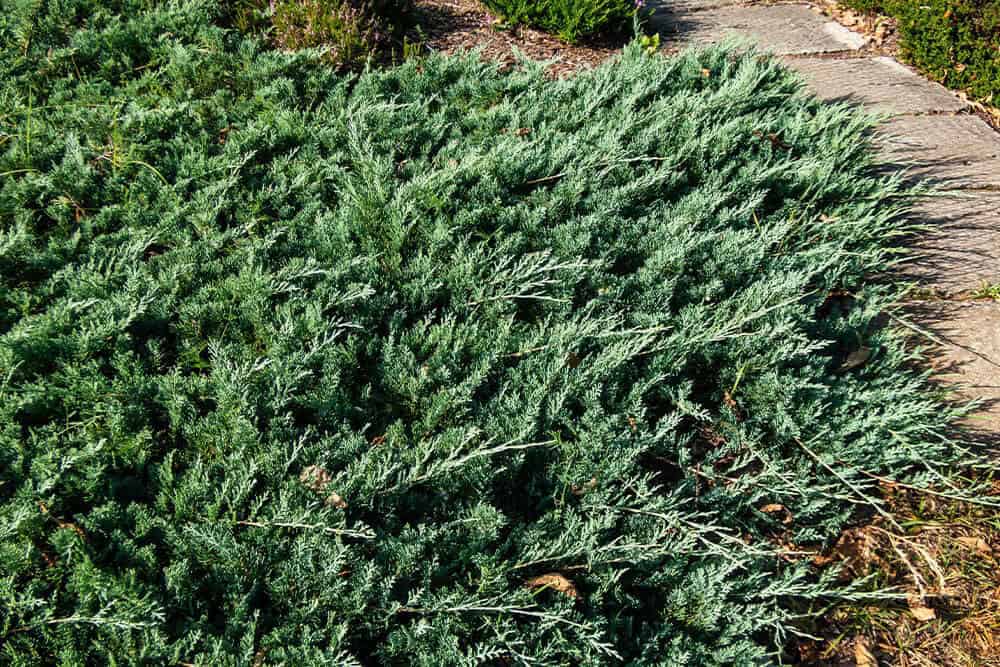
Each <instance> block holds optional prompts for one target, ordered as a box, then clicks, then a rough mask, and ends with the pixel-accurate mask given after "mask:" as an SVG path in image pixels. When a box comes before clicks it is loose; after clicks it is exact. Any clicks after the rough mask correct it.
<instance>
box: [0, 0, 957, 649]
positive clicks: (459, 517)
mask: <svg viewBox="0 0 1000 667" xmlns="http://www.w3.org/2000/svg"><path fill="white" fill-rule="evenodd" d="M221 20H223V17H222V15H221V14H220V9H219V6H218V4H217V3H216V2H214V0H211V1H210V0H183V1H181V0H176V1H170V2H166V1H164V2H158V3H157V2H150V1H149V0H120V1H119V2H114V3H112V2H97V1H96V0H62V1H60V2H41V3H40V2H33V1H21V0H19V1H18V2H17V3H16V4H15V5H13V9H12V10H11V11H9V12H5V13H4V14H3V15H2V16H0V36H2V38H3V39H2V40H0V44H2V45H3V46H2V50H0V74H2V75H3V76H0V99H2V100H3V105H2V108H3V111H2V113H0V661H2V662H3V663H5V664H12V665H44V664H72V665H78V664H123V663H125V664H178V663H191V664H213V665H214V664H294V665H320V664H324V665H325V664H354V665H358V664H386V665H391V664H406V665H411V664H416V665H453V664H473V663H482V662H485V663H503V664H511V663H512V664H529V663H535V664H582V665H599V664H614V663H617V662H621V661H626V662H631V663H633V664H664V665H677V664H689V665H734V664H737V665H759V664H761V663H762V662H767V661H768V660H769V658H768V656H773V652H774V651H775V650H776V647H777V646H778V645H779V644H780V642H781V639H782V637H783V636H784V635H783V633H784V632H785V631H787V629H788V628H789V627H790V625H791V624H792V622H793V619H794V617H795V616H796V615H797V614H800V613H803V612H806V611H808V610H809V609H811V608H820V607H821V606H822V604H821V603H820V602H818V601H817V600H821V599H824V598H826V597H827V596H834V595H845V594H846V593H845V592H844V591H843V589H838V588H837V586H835V585H834V583H833V582H832V581H831V580H830V578H829V577H819V578H816V576H815V575H813V574H810V572H809V569H808V565H807V564H806V563H805V562H804V561H797V560H796V559H795V557H794V556H792V555H788V554H784V553H782V551H783V547H782V546H781V545H782V544H800V545H804V544H819V543H822V542H823V541H826V540H830V539H833V538H834V537H835V536H836V534H837V533H838V531H839V530H840V529H841V528H842V527H843V526H844V525H845V523H846V522H847V521H848V520H849V519H850V517H851V516H852V513H853V512H854V509H855V508H856V507H857V506H858V504H862V505H863V504H865V503H868V502H871V499H872V498H874V497H875V496H876V495H877V489H876V488H875V486H874V484H875V483H874V481H873V478H872V477H871V475H878V476H892V477H894V478H898V479H900V480H902V481H905V482H908V483H911V484H925V483H928V481H931V480H934V479H935V475H938V474H941V475H945V476H947V475H949V470H950V466H952V464H954V463H955V462H956V461H958V460H959V459H960V456H961V452H960V450H958V449H957V447H956V445H954V444H953V443H952V442H951V441H950V440H948V439H947V438H946V437H944V436H942V433H943V432H944V427H945V426H946V425H947V424H948V423H949V422H950V421H951V420H952V419H953V418H954V413H953V412H952V411H950V410H948V409H944V408H943V407H942V406H941V404H940V403H939V402H938V401H937V400H936V399H935V398H934V396H933V395H932V394H931V393H929V391H928V389H927V386H926V383H925V381H924V379H923V378H922V377H921V376H919V375H917V374H915V373H914V372H913V371H912V370H910V368H911V365H912V364H911V362H912V360H913V358H912V355H911V354H908V353H907V352H906V351H905V350H904V348H903V346H902V344H901V342H900V340H899V339H898V338H897V337H896V335H895V334H893V333H892V332H891V331H889V330H886V329H884V328H882V327H880V326H878V321H877V319H876V316H877V315H878V314H879V313H880V312H882V311H883V310H884V308H885V307H886V306H887V305H888V298H889V295H888V293H887V292H886V290H884V289H880V288H876V287H872V286H867V287H866V286H865V285H864V281H863V279H864V276H865V275H866V274H869V273H871V272H875V271H881V270H883V269H884V268H885V267H886V266H887V265H888V263H889V262H890V261H891V260H892V259H893V258H894V255H893V254H892V252H891V242H892V239H893V236H894V234H896V233H897V232H899V231H900V223H899V221H898V219H897V217H896V214H897V213H898V212H899V199H898V198H897V197H898V195H899V191H898V188H897V187H896V185H895V183H894V182H892V181H886V180H884V179H882V178H879V177H875V176H872V175H870V173H869V164H870V161H869V157H868V156H869V153H868V144H867V140H866V139H865V138H864V137H865V130H866V128H867V127H868V121H867V120H865V119H864V118H861V117H859V116H858V115H856V114H855V113H854V112H851V111H848V110H846V109H844V108H840V107H828V106H822V105H819V104H818V103H816V102H814V101H812V100H811V99H808V98H806V97H804V96H803V95H802V94H801V93H800V92H799V89H800V86H799V83H798V82H797V81H796V80H795V79H794V78H793V77H792V76H791V75H789V74H788V73H786V71H785V70H783V69H782V68H781V67H780V66H779V65H778V64H777V63H775V62H774V61H772V60H768V59H765V58H761V57H759V56H757V55H755V54H752V53H745V54H742V55H737V54H732V53H727V52H726V51H722V50H708V51H703V52H691V53H686V54H683V55H681V56H679V57H676V58H672V59H669V60H668V59H662V58H660V57H657V56H651V55H649V54H647V53H646V50H645V49H643V48H642V47H641V46H640V45H638V44H634V45H632V46H630V47H629V48H628V49H626V51H625V53H624V55H623V56H622V57H621V58H620V59H619V60H616V61H613V62H609V63H606V64H604V65H602V66H601V67H599V68H597V69H595V70H593V71H590V72H585V73H582V74H579V75H578V76H576V77H574V78H570V79H567V80H560V81H552V80H549V79H548V78H547V77H546V76H545V74H544V72H543V70H542V68H541V67H540V66H537V65H534V64H531V63H523V64H522V65H521V66H520V67H516V68H514V69H513V70H511V71H509V72H506V73H501V71H500V70H499V69H498V67H496V66H494V65H491V64H488V63H484V62H482V61H481V60H480V59H479V58H477V57H471V56H470V57H432V58H429V59H426V60H422V61H419V62H411V63H408V64H406V65H404V66H402V67H399V68H397V69H391V70H387V71H372V72H366V73H364V74H362V75H358V76H339V75H337V74H336V73H335V72H334V71H333V70H332V69H331V68H330V67H328V66H327V65H326V63H325V62H324V61H322V60H321V59H319V58H318V56H317V54H316V53H315V52H312V51H307V52H301V53H286V52H281V51H269V50H267V49H266V48H265V47H264V45H263V44H262V42H261V41H259V40H257V39H254V38H247V37H244V36H242V35H241V34H240V33H239V32H238V31H235V30H226V29H222V28H220V27H218V22H219V21H221ZM842 288H849V289H851V290H852V296H851V298H849V299H848V298H847V297H845V296H843V289H842ZM859 346H865V347H867V348H869V349H870V350H872V352H871V354H870V355H869V358H868V360H867V362H866V363H865V364H863V365H860V366H858V365H854V366H851V365H849V364H845V363H844V362H845V359H847V357H848V355H849V354H850V352H851V351H853V350H856V349H858V347H859ZM774 504H780V505H781V506H782V507H783V508H784V511H783V512H781V513H780V514H775V513H771V512H764V511H761V508H764V507H766V506H768V505H771V506H773V505H774ZM838 590H839V592H838ZM813 605H815V606H813Z"/></svg>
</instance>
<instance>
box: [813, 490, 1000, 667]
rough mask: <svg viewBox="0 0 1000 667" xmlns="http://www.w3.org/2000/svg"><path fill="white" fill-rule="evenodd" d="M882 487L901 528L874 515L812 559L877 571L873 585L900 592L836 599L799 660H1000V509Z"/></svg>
mask: <svg viewBox="0 0 1000 667" xmlns="http://www.w3.org/2000/svg"><path fill="white" fill-rule="evenodd" d="M883 490H884V492H885V494H886V497H887V499H888V503H889V507H890V509H891V511H892V514H893V516H894V517H895V518H896V520H897V521H898V522H899V524H900V525H901V526H902V528H903V529H904V530H905V533H903V534H900V533H898V532H895V531H893V530H891V529H889V528H888V527H884V521H883V520H882V519H881V518H879V519H877V520H875V521H872V522H871V523H869V524H867V525H865V526H862V527H859V528H853V529H851V530H849V531H847V532H845V534H844V536H843V537H842V538H841V540H840V541H838V543H837V545H836V546H835V547H834V548H833V549H832V550H831V552H830V553H829V554H826V555H824V556H822V557H820V558H819V559H818V562H819V564H822V565H826V564H828V563H832V562H833V561H846V562H845V563H844V565H845V571H846V572H847V573H848V574H849V575H850V576H855V577H860V576H866V575H874V579H873V580H872V586H873V588H879V589H886V588H891V589H893V590H894V591H895V592H897V593H899V595H900V598H899V599H898V600H896V601H889V602H880V603H875V604H843V605H840V606H838V607H836V608H834V609H832V610H831V611H830V612H829V613H828V614H827V615H826V616H825V617H824V618H823V619H822V620H821V622H820V623H818V624H817V626H816V628H814V631H815V630H816V629H822V632H820V633H819V634H820V636H822V637H823V641H819V642H817V641H804V642H800V643H799V644H798V646H797V647H796V650H797V653H798V655H797V656H796V657H797V659H798V663H799V664H802V665H817V666H837V667H842V666H847V665H857V667H874V666H875V665H882V666H886V665H896V666H898V667H986V666H990V665H1000V568H998V562H997V557H998V556H1000V513H998V512H997V511H996V510H995V509H990V508H986V507H983V506H979V505H971V504H968V503H961V502H956V501H952V500H947V499H942V498H940V497H935V496H932V495H928V494H925V493H920V492H914V491H911V490H908V489H902V488H899V487H896V486H893V485H891V484H885V485H883ZM997 491H1000V487H998V488H997Z"/></svg>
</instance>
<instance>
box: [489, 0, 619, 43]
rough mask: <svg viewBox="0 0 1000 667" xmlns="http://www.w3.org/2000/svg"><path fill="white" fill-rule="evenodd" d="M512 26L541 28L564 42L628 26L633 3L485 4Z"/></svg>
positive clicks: (508, 0)
mask: <svg viewBox="0 0 1000 667" xmlns="http://www.w3.org/2000/svg"><path fill="white" fill-rule="evenodd" d="M484 4H485V5H486V6H487V7H489V8H490V9H492V10H493V11H494V12H496V13H497V14H499V15H500V16H501V17H502V18H504V19H505V20H506V21H508V22H509V23H512V24H524V25H530V26H534V27H537V28H541V29H542V30H545V31H546V32H551V33H553V34H556V35H558V36H559V37H560V38H561V39H564V40H565V41H567V42H575V41H577V40H579V39H580V38H581V37H586V36H588V35H593V34H595V33H599V32H603V31H614V30H622V29H624V28H627V27H629V26H631V24H632V18H633V17H634V16H635V14H636V11H637V6H636V3H635V1H634V0H484Z"/></svg>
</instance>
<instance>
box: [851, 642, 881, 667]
mask: <svg viewBox="0 0 1000 667" xmlns="http://www.w3.org/2000/svg"><path fill="white" fill-rule="evenodd" d="M854 664H855V665H856V666H857V667H878V660H876V659H875V655H874V654H873V653H872V652H871V649H869V648H868V640H867V639H865V638H864V637H861V636H858V637H855V639H854Z"/></svg>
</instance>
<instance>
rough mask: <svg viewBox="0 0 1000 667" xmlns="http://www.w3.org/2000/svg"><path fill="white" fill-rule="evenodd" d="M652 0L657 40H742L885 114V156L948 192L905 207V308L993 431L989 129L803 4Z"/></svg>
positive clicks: (998, 423) (995, 380)
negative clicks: (909, 249) (913, 228)
mask: <svg viewBox="0 0 1000 667" xmlns="http://www.w3.org/2000/svg"><path fill="white" fill-rule="evenodd" d="M652 4H653V9H654V10H655V11H654V14H653V17H652V19H651V22H652V25H653V26H654V27H655V28H656V29H657V30H659V31H660V32H661V33H662V34H663V36H664V37H665V40H664V41H665V43H666V44H667V46H681V45H686V44H707V43H714V42H719V41H720V40H723V39H725V38H727V37H733V36H736V37H741V38H750V39H752V40H753V41H755V42H757V43H758V44H759V45H760V46H761V47H762V48H764V49H765V50H769V51H771V52H773V53H776V54H779V55H781V56H783V57H784V58H785V60H786V61H787V62H788V64H789V65H790V66H791V67H793V68H794V69H796V70H798V71H799V72H801V73H802V75H803V76H804V77H805V79H806V81H807V82H808V83H809V86H810V87H811V88H812V90H813V91H814V92H815V93H816V94H817V95H818V96H819V97H821V98H823V99H826V100H831V101H833V100H837V101H848V102H853V103H857V104H861V105H864V106H866V107H867V108H870V109H873V110H876V111H879V112H882V113H885V114H887V115H890V116H891V118H890V120H888V121H887V122H886V123H885V124H884V125H883V126H882V127H881V128H880V130H879V133H878V138H877V143H878V146H879V150H880V151H881V155H882V156H883V157H884V158H885V160H886V162H887V163H889V164H892V165H905V166H908V167H909V172H908V173H909V174H910V175H911V176H912V177H913V178H917V179H923V180H926V181H930V182H932V183H934V184H936V185H937V186H938V187H940V188H942V189H944V190H946V191H947V195H948V196H944V197H933V198H927V199H926V200H924V201H923V202H921V203H920V204H919V206H918V208H917V210H916V215H917V216H918V217H919V218H920V220H921V222H923V223H925V224H927V225H928V231H927V232H926V233H925V234H923V235H922V236H921V238H920V239H919V240H918V241H917V242H916V246H917V249H918V251H919V253H918V255H917V256H916V257H915V258H914V260H913V261H912V262H911V263H909V264H908V265H906V266H905V267H904V268H903V278H904V279H906V280H908V281H912V282H914V283H916V285H917V289H915V290H914V294H916V295H918V296H917V297H916V298H915V299H914V301H913V302H911V303H910V304H909V305H908V311H907V312H908V315H907V317H908V318H909V322H910V324H911V325H912V326H914V327H915V328H916V329H918V330H919V331H921V332H922V334H921V335H922V336H923V337H924V341H925V343H926V344H927V345H934V346H935V347H936V350H935V352H934V354H935V356H934V358H933V360H932V363H933V364H934V367H935V370H936V374H937V376H938V377H939V378H940V379H941V380H943V381H945V382H949V383H953V384H954V385H956V386H958V387H959V389H960V392H961V394H962V395H964V396H967V397H976V398H981V399H983V401H984V405H983V410H982V411H981V412H980V414H978V415H976V416H975V417H974V419H973V420H972V421H971V425H972V426H974V427H975V428H977V429H979V430H982V431H983V432H984V434H989V435H991V436H994V437H995V436H998V435H1000V301H996V300H981V299H970V298H969V297H970V296H972V295H973V294H974V293H975V292H976V290H977V289H981V288H982V286H983V285H984V283H987V284H997V283H1000V134H998V133H997V132H995V131H994V130H993V129H992V128H991V127H990V126H989V125H987V124H986V123H985V122H984V121H983V120H981V119H980V118H979V117H978V116H976V115H974V114H973V112H972V110H971V109H970V108H969V107H968V105H967V104H966V103H965V102H964V101H962V100H961V99H959V97H958V96H956V95H955V94H954V93H952V92H951V91H949V90H947V89H946V88H944V87H943V86H941V85H939V84H937V83H932V82H930V81H928V80H926V79H924V78H923V77H922V76H920V75H918V74H916V73H915V72H914V71H913V70H911V69H910V68H908V67H907V66H905V65H902V64H900V63H899V62H897V61H896V60H894V59H893V58H887V57H884V56H875V55H872V54H871V52H870V51H869V50H867V49H866V44H867V40H866V39H865V38H864V37H863V36H861V35H859V34H857V33H854V32H852V31H850V30H848V29H847V28H845V27H843V26H841V25H840V24H839V23H836V22H834V21H832V20H831V19H829V18H827V17H825V16H823V15H822V14H821V13H819V12H818V11H816V10H815V9H814V8H813V7H811V6H810V5H809V4H806V3H780V4H771V3H769V4H764V3H750V4H748V3H747V2H742V3H741V2H738V0H665V1H664V0H661V1H660V2H656V3H652ZM932 341H933V342H932Z"/></svg>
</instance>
